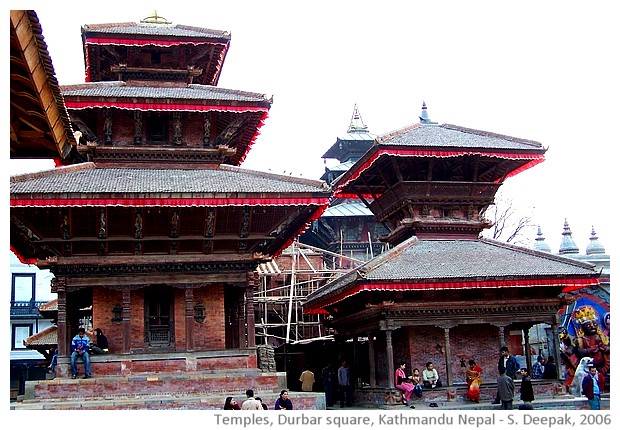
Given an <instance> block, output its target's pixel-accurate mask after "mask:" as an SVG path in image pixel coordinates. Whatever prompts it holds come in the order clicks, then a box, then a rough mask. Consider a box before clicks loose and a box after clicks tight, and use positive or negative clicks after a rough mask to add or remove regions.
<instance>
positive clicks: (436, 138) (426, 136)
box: [377, 124, 543, 150]
mask: <svg viewBox="0 0 620 430" xmlns="http://www.w3.org/2000/svg"><path fill="white" fill-rule="evenodd" d="M377 142H378V143H379V144H380V145H406V146H416V147H417V146H422V147H434V148H480V149H511V150H535V149H540V150H543V147H542V145H541V144H540V143H539V142H536V141H533V140H528V139H520V138H517V137H511V136H505V135H501V134H497V133H491V132H487V131H482V130H474V129H471V128H465V127H460V126H456V125H451V124H441V125H422V124H414V125H412V126H408V127H405V128H402V129H400V130H397V131H394V132H391V133H387V134H385V135H383V136H381V137H379V138H378V139H377Z"/></svg>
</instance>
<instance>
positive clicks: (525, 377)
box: [519, 367, 534, 403]
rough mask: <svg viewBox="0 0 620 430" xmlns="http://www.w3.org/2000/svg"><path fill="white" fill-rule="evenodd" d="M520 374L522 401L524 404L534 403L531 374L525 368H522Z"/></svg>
mask: <svg viewBox="0 0 620 430" xmlns="http://www.w3.org/2000/svg"><path fill="white" fill-rule="evenodd" d="M519 373H520V374H521V388H520V389H519V392H520V393H521V400H523V402H524V403H532V402H533V401H534V387H532V379H531V378H530V374H529V372H528V371H527V369H526V368H525V367H523V368H521V370H519Z"/></svg>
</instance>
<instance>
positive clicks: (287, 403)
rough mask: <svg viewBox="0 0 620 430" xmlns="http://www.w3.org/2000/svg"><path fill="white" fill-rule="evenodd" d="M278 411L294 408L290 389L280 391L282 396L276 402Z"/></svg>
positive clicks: (275, 407)
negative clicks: (289, 396)
mask: <svg viewBox="0 0 620 430" xmlns="http://www.w3.org/2000/svg"><path fill="white" fill-rule="evenodd" d="M274 409H275V410H276V411H283V410H286V411H292V410H293V402H291V399H289V398H288V390H282V391H280V396H279V397H278V399H277V400H276V404H275V406H274Z"/></svg>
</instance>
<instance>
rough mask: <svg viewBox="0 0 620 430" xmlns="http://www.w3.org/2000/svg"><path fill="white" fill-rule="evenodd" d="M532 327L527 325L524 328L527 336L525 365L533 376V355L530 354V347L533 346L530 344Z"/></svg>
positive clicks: (524, 335)
mask: <svg viewBox="0 0 620 430" xmlns="http://www.w3.org/2000/svg"><path fill="white" fill-rule="evenodd" d="M530 328H531V326H526V327H524V328H523V337H524V338H525V366H526V367H527V371H528V372H529V374H530V376H532V356H531V354H530V349H531V348H532V347H531V345H530Z"/></svg>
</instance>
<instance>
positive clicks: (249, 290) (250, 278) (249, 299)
mask: <svg viewBox="0 0 620 430" xmlns="http://www.w3.org/2000/svg"><path fill="white" fill-rule="evenodd" d="M246 279H247V284H248V285H247V287H246V289H245V317H246V321H247V339H248V348H254V347H255V346H256V333H255V321H254V290H255V289H256V286H257V285H258V274H257V273H254V272H247V274H246Z"/></svg>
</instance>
